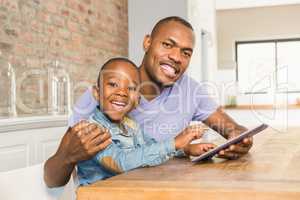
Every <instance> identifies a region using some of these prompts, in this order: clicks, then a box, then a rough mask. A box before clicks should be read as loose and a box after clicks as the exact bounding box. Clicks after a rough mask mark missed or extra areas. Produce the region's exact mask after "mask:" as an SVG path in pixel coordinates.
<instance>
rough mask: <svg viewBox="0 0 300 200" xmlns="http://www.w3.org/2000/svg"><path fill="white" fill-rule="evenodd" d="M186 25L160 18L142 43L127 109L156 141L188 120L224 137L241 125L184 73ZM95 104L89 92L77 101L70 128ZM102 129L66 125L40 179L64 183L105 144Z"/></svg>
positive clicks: (190, 35) (234, 154)
mask: <svg viewBox="0 0 300 200" xmlns="http://www.w3.org/2000/svg"><path fill="white" fill-rule="evenodd" d="M194 43H195V36H194V31H193V28H192V26H191V25H190V24H189V23H188V22H187V21H185V20H184V19H182V18H179V17H168V18H164V19H162V20H160V21H159V22H158V23H157V24H156V25H155V26H154V28H153V30H152V32H151V34H150V35H146V36H145V38H144V42H143V47H144V51H145V54H144V58H143V61H142V64H141V65H140V68H139V73H140V78H141V88H140V92H141V94H142V98H141V100H140V105H139V107H137V108H136V109H135V110H133V111H132V112H131V113H130V116H131V117H132V118H134V119H135V120H136V121H137V123H139V125H140V126H141V127H142V128H143V129H144V132H145V133H146V134H149V135H150V136H151V137H153V138H155V139H156V140H162V139H165V138H168V137H175V136H176V135H177V134H179V133H180V132H182V131H188V130H189V129H186V127H187V126H188V124H189V122H190V121H202V122H204V123H205V124H206V125H208V126H209V127H211V128H212V129H214V130H216V131H217V132H219V133H220V134H222V135H223V136H224V137H225V138H227V139H230V138H232V137H235V136H237V135H239V134H241V133H242V132H244V131H245V130H246V129H245V128H244V127H242V126H240V125H238V124H237V123H235V122H234V120H233V119H231V118H230V117H229V116H228V115H227V114H225V113H224V112H223V111H222V109H220V108H218V106H217V105H216V104H215V102H214V101H213V100H212V99H211V98H210V97H209V96H208V95H207V92H206V90H205V88H203V87H202V86H201V85H200V84H199V83H197V82H196V81H194V80H192V79H191V78H190V77H188V76H187V75H185V74H184V72H185V71H186V69H187V67H188V65H189V62H190V59H191V56H192V53H193V49H194ZM96 106H97V102H96V100H95V99H94V98H93V97H92V94H91V91H89V90H88V91H86V92H85V93H84V94H83V96H82V97H81V98H80V99H79V101H78V102H77V104H76V106H75V108H74V114H73V116H72V117H71V119H70V125H71V126H73V125H74V124H76V123H77V122H79V121H80V119H86V118H88V116H89V115H90V114H91V113H92V111H93V110H94V109H95V107H96ZM110 142H111V140H110V135H109V133H108V131H107V130H105V129H102V130H100V128H98V127H96V126H95V125H92V124H88V123H87V122H79V123H77V124H76V125H75V126H73V127H72V128H69V129H68V131H67V133H66V134H65V135H64V137H63V139H62V141H61V144H60V146H59V148H58V151H57V152H56V154H55V155H54V156H52V157H51V158H49V160H48V161H47V162H46V164H45V176H44V179H45V182H46V184H47V185H48V186H49V187H57V186H62V185H65V184H66V183H67V182H68V180H69V178H70V175H71V173H72V171H73V169H74V167H75V165H76V163H77V162H78V161H82V160H87V159H89V158H91V157H92V156H94V155H95V154H96V153H97V152H98V151H101V150H103V149H104V148H105V147H107V146H108V145H109V144H110ZM251 146H252V138H247V139H245V140H244V141H243V142H241V143H240V144H238V145H232V146H231V147H230V148H228V149H226V150H224V151H221V152H219V157H222V158H227V159H237V158H239V157H240V156H242V155H243V154H246V153H247V152H248V151H249V149H250V148H251ZM200 150H201V149H200V148H199V146H198V145H197V144H190V145H188V146H186V147H185V149H184V153H185V154H186V155H199V154H200Z"/></svg>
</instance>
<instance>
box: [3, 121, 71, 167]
mask: <svg viewBox="0 0 300 200" xmlns="http://www.w3.org/2000/svg"><path fill="white" fill-rule="evenodd" d="M66 130H67V117H66V116H53V117H52V116H49V117H34V118H32V117H29V118H23V119H22V118H16V119H5V120H0V163H1V165H0V172H1V171H9V170H12V169H17V168H22V167H26V166H30V165H34V164H38V163H41V162H43V161H45V160H46V159H47V158H49V157H50V156H51V155H52V154H53V153H55V151H56V149H57V147H58V145H59V142H60V139H61V137H62V136H63V134H64V133H65V132H66Z"/></svg>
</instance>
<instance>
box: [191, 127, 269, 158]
mask: <svg viewBox="0 0 300 200" xmlns="http://www.w3.org/2000/svg"><path fill="white" fill-rule="evenodd" d="M267 127H268V125H267V124H262V125H260V126H258V127H256V128H254V129H251V130H248V131H246V132H244V133H242V134H241V135H239V136H237V137H235V138H232V139H230V140H228V141H227V142H226V143H224V144H221V145H219V146H217V147H216V148H214V149H212V150H210V151H208V152H206V153H204V154H202V155H200V156H197V157H193V159H192V162H199V161H202V160H207V159H210V158H212V157H213V156H215V155H216V154H217V153H219V152H220V151H221V150H224V149H227V148H228V147H229V146H230V145H232V144H237V143H239V142H241V141H242V140H243V139H244V138H246V137H251V136H253V135H255V134H257V133H259V132H261V131H263V130H265V129H266V128H267Z"/></svg>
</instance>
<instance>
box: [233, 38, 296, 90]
mask: <svg viewBox="0 0 300 200" xmlns="http://www.w3.org/2000/svg"><path fill="white" fill-rule="evenodd" d="M279 42H300V38H285V39H270V40H247V41H235V63H236V69H235V81H236V82H237V83H238V82H239V66H238V45H240V44H254V43H256V44H258V43H275V71H276V73H275V79H276V93H291V94H292V93H300V90H291V91H286V92H282V91H277V90H278V79H277V70H278V55H277V43H279ZM244 94H267V92H245V93H244Z"/></svg>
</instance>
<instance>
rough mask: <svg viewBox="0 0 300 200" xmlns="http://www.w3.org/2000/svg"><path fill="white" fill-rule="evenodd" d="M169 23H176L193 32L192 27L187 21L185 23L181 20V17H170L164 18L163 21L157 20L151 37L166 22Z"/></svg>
mask: <svg viewBox="0 0 300 200" xmlns="http://www.w3.org/2000/svg"><path fill="white" fill-rule="evenodd" d="M170 21H174V22H178V23H180V24H182V25H184V26H185V27H187V28H189V29H191V30H192V31H194V28H193V26H192V25H191V24H190V23H189V22H188V21H186V20H185V19H183V18H181V17H178V16H170V17H166V18H163V19H161V20H159V21H158V22H157V23H156V24H155V25H154V27H153V29H152V31H151V35H154V34H155V33H156V32H157V31H158V29H159V28H160V27H161V26H162V25H163V24H165V23H167V22H170Z"/></svg>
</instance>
